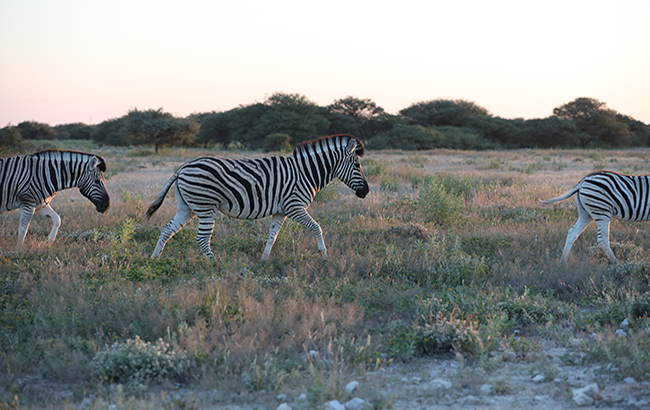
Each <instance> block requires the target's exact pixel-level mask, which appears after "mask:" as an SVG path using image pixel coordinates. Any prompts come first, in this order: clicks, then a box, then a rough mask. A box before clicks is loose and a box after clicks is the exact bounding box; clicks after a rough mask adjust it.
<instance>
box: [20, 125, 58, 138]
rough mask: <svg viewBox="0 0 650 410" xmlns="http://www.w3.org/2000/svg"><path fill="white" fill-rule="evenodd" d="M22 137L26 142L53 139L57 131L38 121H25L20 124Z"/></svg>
mask: <svg viewBox="0 0 650 410" xmlns="http://www.w3.org/2000/svg"><path fill="white" fill-rule="evenodd" d="M18 130H19V131H20V135H21V136H22V137H23V138H24V139H26V140H49V139H53V137H54V135H55V134H56V131H54V128H52V127H50V126H49V125H47V124H45V123H42V122H36V121H23V122H21V123H20V124H18Z"/></svg>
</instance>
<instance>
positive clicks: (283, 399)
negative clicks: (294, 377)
mask: <svg viewBox="0 0 650 410" xmlns="http://www.w3.org/2000/svg"><path fill="white" fill-rule="evenodd" d="M276 399H277V400H278V401H286V400H287V395H286V394H278V396H277V397H276Z"/></svg>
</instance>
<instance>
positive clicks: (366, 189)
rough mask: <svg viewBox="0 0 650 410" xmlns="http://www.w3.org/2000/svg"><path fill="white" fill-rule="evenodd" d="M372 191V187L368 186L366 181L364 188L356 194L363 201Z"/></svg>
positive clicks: (356, 191)
mask: <svg viewBox="0 0 650 410" xmlns="http://www.w3.org/2000/svg"><path fill="white" fill-rule="evenodd" d="M369 191H370V187H369V186H368V183H367V182H366V181H363V186H362V187H361V188H359V189H357V190H355V191H354V193H355V194H356V195H357V196H358V197H359V198H361V199H363V198H365V197H366V195H368V192H369Z"/></svg>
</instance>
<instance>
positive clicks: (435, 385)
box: [429, 379, 452, 389]
mask: <svg viewBox="0 0 650 410" xmlns="http://www.w3.org/2000/svg"><path fill="white" fill-rule="evenodd" d="M451 386H452V384H451V382H450V381H448V380H445V379H433V380H431V381H430V382H429V387H430V388H432V389H451Z"/></svg>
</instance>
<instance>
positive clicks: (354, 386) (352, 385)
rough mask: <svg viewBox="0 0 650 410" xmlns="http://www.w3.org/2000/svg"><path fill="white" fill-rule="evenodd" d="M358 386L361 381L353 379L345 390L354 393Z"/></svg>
mask: <svg viewBox="0 0 650 410" xmlns="http://www.w3.org/2000/svg"><path fill="white" fill-rule="evenodd" d="M357 387H359V382H357V381H356V380H353V381H351V382H350V383H348V384H347V385H346V386H345V392H346V393H347V394H352V393H354V392H355V391H356V390H357Z"/></svg>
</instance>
